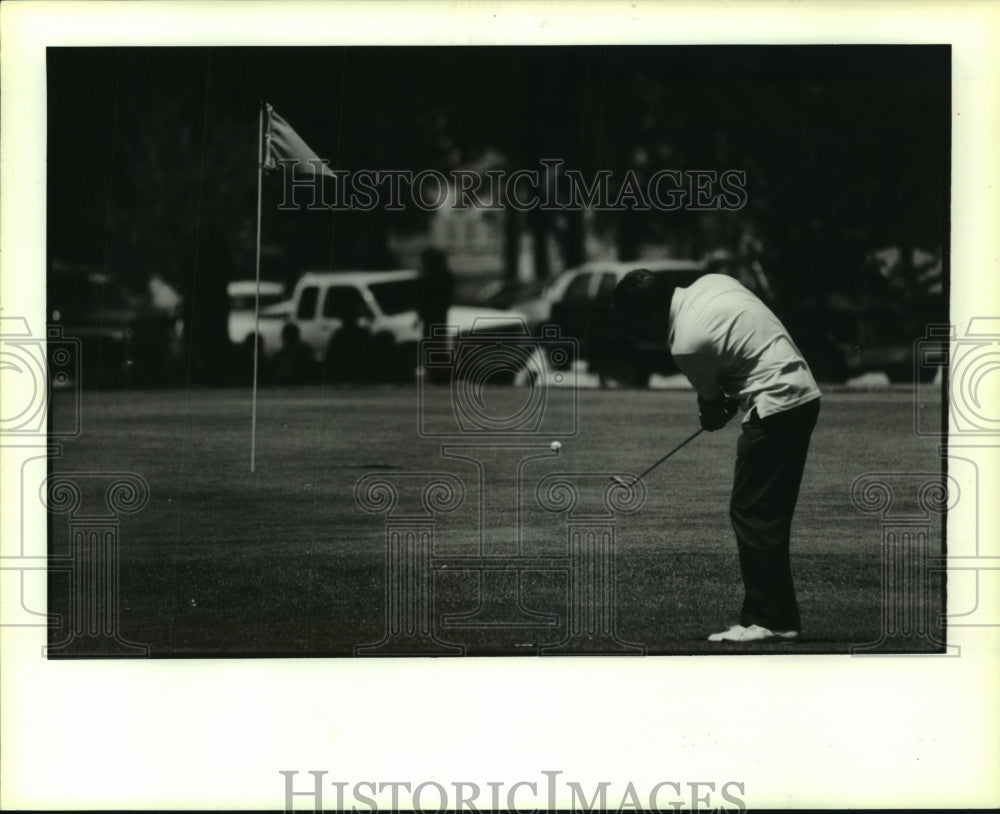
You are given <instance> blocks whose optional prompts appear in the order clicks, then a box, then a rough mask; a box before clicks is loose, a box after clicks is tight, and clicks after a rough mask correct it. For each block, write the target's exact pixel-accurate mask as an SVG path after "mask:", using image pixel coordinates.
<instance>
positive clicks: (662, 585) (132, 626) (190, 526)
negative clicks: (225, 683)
mask: <svg viewBox="0 0 1000 814" xmlns="http://www.w3.org/2000/svg"><path fill="white" fill-rule="evenodd" d="M418 395H419V394H418V390H417V389H416V388H414V387H402V386H399V387H396V386H371V387H350V388H347V387H345V388H309V389H273V390H265V391H263V392H262V393H261V394H260V400H259V404H258V414H257V434H256V456H255V469H256V471H255V472H254V473H252V474H251V472H250V449H251V406H250V398H249V393H248V392H244V391H238V390H195V391H145V392H111V391H109V392H88V393H84V394H83V399H82V433H81V434H80V436H79V437H77V438H72V439H69V440H68V441H67V442H66V443H65V446H64V451H63V454H62V456H61V457H55V458H52V459H51V461H50V469H51V471H52V472H72V473H80V472H106V473H121V472H133V473H136V474H138V475H140V476H141V477H142V478H143V479H144V480H145V481H146V482H147V483H148V485H149V501H148V504H147V505H145V507H144V508H142V509H141V511H138V512H137V513H135V514H132V515H123V516H122V517H121V519H120V525H119V527H118V529H119V546H118V562H119V572H118V586H119V595H118V631H119V634H120V636H121V637H123V638H124V639H126V640H128V641H131V642H136V643H142V644H145V645H148V647H149V651H150V655H152V656H154V657H195V656H198V657H205V656H238V657H255V656H352V655H355V653H356V652H357V653H371V654H373V655H401V654H404V653H410V652H412V653H413V654H438V655H447V654H462V653H464V654H466V655H539V654H550V653H551V654H559V653H563V652H566V653H571V652H578V653H581V654H592V653H609V654H611V653H622V654H628V653H635V654H639V653H645V654H650V655H654V654H687V653H699V654H701V653H706V654H708V653H711V654H717V653H732V652H734V650H733V647H732V646H731V645H729V646H727V645H724V644H721V645H720V644H709V643H707V642H705V641H704V639H705V636H706V635H707V634H708V633H710V632H713V631H714V630H720V629H723V628H724V627H726V626H728V625H729V624H730V623H732V622H735V621H736V619H737V615H738V611H739V604H740V602H741V600H742V585H741V582H740V575H739V566H738V560H737V554H736V546H735V543H734V540H733V536H732V531H731V528H730V525H729V517H728V496H729V488H730V479H731V474H732V467H733V460H734V456H735V446H736V440H737V437H738V434H739V430H738V426H737V424H736V422H733V423H731V424H730V426H728V427H727V428H725V429H724V430H722V431H720V432H717V433H713V434H708V433H705V434H703V435H702V436H700V437H699V438H697V439H695V440H694V441H693V442H692V443H691V444H689V445H688V446H687V447H685V448H684V449H682V450H681V451H679V452H678V453H677V454H676V455H674V456H673V457H672V458H671V459H670V460H669V461H667V462H666V463H665V464H664V465H663V466H661V467H659V468H658V469H656V470H654V471H653V472H652V473H651V474H650V475H649V476H648V477H647V479H646V481H645V483H646V494H645V499H644V502H642V503H641V506H639V508H638V510H637V511H631V512H629V511H625V509H630V508H634V506H631V507H630V506H624V507H622V506H619V507H618V508H620V509H623V510H622V511H609V510H608V505H607V504H606V503H605V502H604V497H605V490H606V488H607V485H608V483H609V476H610V475H612V474H620V473H638V472H641V471H642V470H643V469H645V468H646V466H647V465H649V464H651V463H653V462H654V461H655V460H656V459H657V458H659V457H660V456H661V455H663V454H664V453H665V452H666V451H668V450H669V449H670V448H672V447H673V446H674V445H676V444H677V443H679V442H680V441H681V440H683V439H684V438H685V437H687V436H688V435H690V434H691V432H692V431H693V430H694V429H696V428H697V416H696V411H695V404H694V395H693V393H692V392H691V391H685V390H669V391H631V390H580V391H578V392H574V391H571V390H569V389H566V390H565V391H563V392H561V393H554V392H553V393H549V394H548V395H549V397H550V399H551V400H550V401H549V402H547V404H546V408H547V409H549V410H550V415H549V416H548V417H547V418H546V422H543V423H542V424H541V426H540V427H539V428H538V432H536V433H534V434H518V433H511V432H498V433H496V434H490V435H484V434H482V433H478V434H477V433H476V432H474V431H466V432H465V434H464V435H463V434H459V433H458V431H457V430H456V429H454V426H455V413H454V411H453V410H452V409H451V396H450V392H449V390H448V388H446V387H438V388H436V389H435V388H434V387H433V386H428V389H427V390H426V391H425V393H424V396H425V397H424V398H423V399H421V398H418ZM529 395H530V394H529V391H528V390H527V389H526V388H498V389H495V390H493V391H490V392H489V393H488V398H489V399H491V400H492V401H489V402H488V403H487V404H486V406H485V408H484V409H488V410H492V411H493V414H513V413H515V412H516V411H517V410H518V409H520V407H519V405H523V403H524V402H525V400H526V398H528V396H529ZM919 395H920V398H921V399H923V400H924V401H925V402H926V403H929V404H932V405H933V404H934V403H937V402H939V400H940V391H939V390H938V389H936V388H933V387H928V388H927V389H926V390H923V389H921V391H920V394H919ZM913 397H914V396H913V392H912V389H911V388H889V387H885V388H882V389H880V390H876V391H861V390H848V389H843V388H841V389H836V390H834V389H830V388H828V389H827V392H826V393H825V395H824V399H823V404H822V412H821V415H820V420H819V424H818V426H817V429H816V432H815V434H814V436H813V442H812V447H811V451H810V458H809V462H808V464H807V467H806V473H805V479H804V482H803V486H802V492H801V496H800V500H799V504H798V511H797V514H796V517H795V522H794V526H793V544H792V566H793V573H794V576H795V580H796V586H797V590H798V598H799V603H800V607H801V613H802V619H803V639H802V641H801V642H799V643H797V644H794V645H787V644H783V645H758V646H754V647H752V648H746V647H744V648H743V649H740V650H739V651H736V652H768V653H790V652H794V653H803V652H821V653H847V652H850V651H851V648H852V646H856V645H864V644H867V643H873V642H877V641H878V640H880V638H882V632H883V628H884V625H885V623H884V622H883V610H884V608H885V605H886V602H891V601H894V600H893V599H892V598H891V597H890V598H889V599H885V598H884V594H885V591H884V586H883V575H882V556H883V551H882V536H883V534H882V523H883V518H882V516H881V515H880V514H879V513H877V512H873V513H870V512H863V511H861V510H859V509H858V508H857V507H856V506H855V505H854V503H853V502H852V499H851V486H852V483H853V482H854V481H855V479H856V478H857V477H858V476H860V475H863V474H865V473H869V472H893V473H927V474H928V476H931V475H933V473H937V472H940V470H941V462H940V459H939V458H938V457H937V451H936V448H937V442H936V440H935V439H933V438H926V437H919V436H917V435H916V434H915V433H914V431H913V415H914V408H913ZM53 409H54V411H55V415H54V418H55V420H56V421H61V420H63V419H64V418H65V414H66V413H67V412H68V411H71V410H72V409H73V396H72V395H71V394H69V393H57V394H56V398H55V402H54V406H53ZM505 411H506V412H505ZM560 411H561V412H560ZM449 428H452V429H450V430H449ZM448 432H450V433H451V434H447V433H448ZM556 432H559V433H561V434H560V435H558V436H557V435H555V433H556ZM556 437H558V438H559V439H560V440H561V442H562V449H561V450H560V451H559V452H558V454H556V453H555V452H553V451H552V450H551V449H550V448H549V444H550V442H551V441H552V440H554V438H556ZM560 473H570V474H569V475H561V474H560ZM362 479H366V481H365V482H366V483H369V484H370V483H371V482H372V481H373V480H374V481H379V480H382V481H385V482H387V483H389V484H391V486H390V488H391V489H392V490H394V491H395V504H394V505H389V504H379V503H378V501H379V500H380V499H382V497H381V496H384V493H380V492H379V491H378V488H381V487H378V488H376V491H375V492H372V493H371V495H369V498H370V499H367V500H368V503H367V505H363V504H365V502H366V498H365V496H364V494H362V493H356V491H357V489H358V486H359V483H360V482H361V481H362ZM567 479H568V480H569V481H571V482H572V483H573V484H574V486H573V489H572V490H571V491H573V501H575V502H572V501H571V502H566V494H567V493H566V490H565V488H563V487H560V486H559V483H560V482H565V481H566V480H567ZM435 480H437V481H442V482H444V483H446V484H448V487H449V488H450V489H451V490H452V494H451V495H450V498H449V497H448V496H447V495H445V496H444V498H443V502H439V503H437V504H435V503H434V502H433V501H434V498H433V496H432V497H431V498H430V499H429V500H430V504H431V505H430V509H431V510H430V511H429V510H428V502H427V501H428V498H427V496H426V494H425V493H424V491H423V490H424V489H425V487H427V485H428V484H429V483H431V482H433V481H435ZM547 490H548V491H547ZM446 491H447V490H446ZM380 495H381V496H380ZM439 497H440V496H439ZM449 500H450V501H451V502H450V503H449ZM907 500H909V501H910V502H911V504H912V505H910V506H907V505H906V501H907ZM908 508H909V509H910V510H913V511H918V509H917V507H916V495H915V494H914V495H912V496H908V495H902V494H901V495H899V496H898V499H897V504H896V505H894V510H898V511H902V512H905V511H907V509H908ZM928 523H929V524H930V552H931V554H935V553H938V552H939V551H940V547H941V523H940V519H939V518H937V517H932V518H930V519H929V520H928ZM67 527H68V521H67V518H66V517H63V516H54V517H53V518H52V520H51V523H50V551H51V553H52V554H53V555H55V556H62V555H65V554H66V552H67V550H68V542H67V539H68V528H67ZM394 534H395V535H398V534H402V535H403V537H404V538H405V535H406V534H416V537H415V538H413V539H416V540H418V542H417V543H416V546H417V549H419V550H422V551H423V552H424V553H423V554H422V555H421V554H419V552H418V554H415V555H413V557H411V558H410V559H406V557H404V558H403V560H400V561H399V562H398V563H395V564H394V563H393V562H392V557H391V556H390V555H389V554H388V553H387V552H388V551H389V548H387V540H388V541H390V543H389V545H391V544H392V542H391V541H392V540H393V539H395V538H394V537H393V535H394ZM573 534H577V535H578V538H577V539H578V540H583V541H584V542H583V544H582V546H583V547H582V548H581V549H580V551H584V550H590V549H588V548H587V546H588V545H589V543H587V542H586V541H587V540H597V541H598V542H600V541H601V540H603V541H605V542H607V541H609V540H610V541H611V542H610V545H611V548H610V549H608V548H607V547H605V549H602V550H604V551H605V553H608V551H610V554H611V555H612V556H610V557H609V558H605V560H604V561H602V562H601V563H600V569H603V570H600V572H599V573H598V575H597V576H596V577H595V576H594V573H595V572H594V571H593V570H574V568H576V565H575V563H576V562H577V561H576V560H574V559H573V557H574V556H576V555H575V554H573V553H572V552H573V551H575V550H576V549H574V543H573V539H574V538H573ZM421 535H423V536H421ZM587 535H591V536H590V537H588V536H587ZM421 540H422V541H423V542H419V541H421ZM404 543H405V540H404ZM421 545H424V546H425V549H420V546H421ZM598 547H599V546H598ZM421 557H423V558H422V559H421ZM489 558H492V559H489ZM598 559H600V557H599V556H598ZM588 567H589V566H588ZM407 569H409V570H407ZM587 579H594V580H597V581H596V582H592V583H587V584H584V583H585V582H586V580H587ZM407 580H409V583H407V584H409V585H410V586H411V587H412V586H413V585H414V584H415V580H416V581H421V580H422V582H420V584H419V585H418V586H417V587H418V588H419V589H420V592H418V594H417V595H414V594H413V593H412V591H411V592H410V593H405V592H404V593H405V595H404V594H400V593H399V590H400V585H401V584H402V583H403V582H406V581H407ZM940 583H941V580H940V578H939V577H938V576H936V575H934V574H931V578H930V590H929V592H928V593H926V594H924V595H922V596H921V599H920V606H919V607H918V608H917V609H916V612H917V613H918V615H919V617H920V618H925V619H927V620H929V624H930V629H929V630H927V629H924V628H922V627H921V626H920V624H913V625H911V626H910V628H908V629H907V631H904V633H908V634H912V635H896V636H894V637H892V638H891V641H888V642H886V643H884V645H883V647H884V648H886V649H897V650H906V651H910V650H912V651H916V652H927V651H930V650H933V649H934V647H935V645H934V641H933V640H934V639H938V640H940V639H942V638H943V633H942V632H941V630H940V625H939V622H938V612H939V611H943V605H942V599H941V590H942V589H941V584H940ZM393 591H396V594H393ZM68 595H69V577H68V576H67V575H66V574H65V573H61V572H58V571H54V572H53V573H52V574H51V575H50V578H49V611H50V612H51V613H58V614H61V615H62V624H61V625H60V626H58V627H55V628H53V629H52V631H51V634H50V641H52V642H58V641H60V640H62V639H64V638H65V637H66V635H67V626H68V624H69V621H68V619H69V601H68V599H67V596H68ZM390 595H395V596H397V597H401V598H399V601H398V603H397V604H396V605H393V604H392V601H391V600H390ZM406 603H411V604H410V605H407V604H406ZM413 603H416V604H413ZM408 626H409V627H408ZM391 627H394V628H396V629H401V630H402V633H401V635H399V636H396V637H395V638H394V639H392V638H391V637H390V641H389V644H388V645H386V644H385V642H386V638H387V632H388V631H389V629H390V628H391ZM602 629H603V630H604V632H605V634H606V633H607V631H608V630H609V629H610V631H611V633H612V634H613V635H611V636H610V637H609V636H608V635H603V636H602ZM897 633H898V631H897ZM567 641H568V642H569V643H568V644H567ZM380 642H381V643H382V646H381V648H380V647H369V648H368V649H365V646H366V645H369V646H370V645H376V644H378V643H380ZM560 643H562V645H561V646H560ZM588 643H589V644H588ZM356 648H361V649H360V650H356Z"/></svg>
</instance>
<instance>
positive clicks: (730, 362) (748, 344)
mask: <svg viewBox="0 0 1000 814" xmlns="http://www.w3.org/2000/svg"><path fill="white" fill-rule="evenodd" d="M669 342H670V353H671V355H672V356H673V357H674V361H675V362H676V363H677V367H679V368H680V370H681V372H682V373H683V374H684V375H685V376H687V378H688V379H689V380H690V382H691V384H692V385H694V388H695V390H697V391H698V394H699V395H701V396H702V397H703V398H706V399H709V400H714V399H717V398H719V396H720V391H722V392H723V393H725V394H726V395H728V396H735V397H736V398H738V399H739V402H740V407H741V408H742V409H743V411H744V413H745V416H744V419H743V420H744V422H745V421H747V420H748V419H749V417H750V415H751V412H752V411H756V413H757V415H758V416H760V417H761V418H765V417H767V416H769V415H773V414H775V413H781V412H784V411H785V410H790V409H792V408H793V407H798V406H799V405H800V404H805V403H806V402H807V401H812V400H813V399H817V398H819V397H820V391H819V387H817V386H816V380H815V379H813V376H812V373H811V372H810V370H809V366H808V365H807V364H806V361H805V359H803V357H802V353H801V352H800V351H799V349H798V348H797V347H796V346H795V343H794V342H793V341H792V338H791V337H790V336H789V335H788V331H787V330H785V326H784V325H782V324H781V322H780V320H779V319H778V318H777V317H776V316H775V315H774V314H773V313H772V311H771V309H769V308H768V307H767V306H766V305H764V303H763V302H761V301H760V300H759V299H758V298H757V297H756V296H755V295H754V294H753V293H752V292H751V291H750V290H749V289H747V288H744V287H743V286H742V285H741V284H740V283H739V282H738V281H737V280H734V279H733V278H732V277H727V276H726V275H724V274H706V275H705V276H703V277H700V278H698V279H697V280H696V281H695V282H693V283H692V284H691V285H689V286H688V287H687V288H678V289H676V290H675V291H674V296H673V299H672V300H671V302H670V339H669Z"/></svg>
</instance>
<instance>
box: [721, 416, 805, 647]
mask: <svg viewBox="0 0 1000 814" xmlns="http://www.w3.org/2000/svg"><path fill="white" fill-rule="evenodd" d="M818 416H819V399H815V400H813V401H810V402H807V403H806V404H803V405H801V406H799V407H795V408H793V409H791V410H787V411H785V412H782V413H777V414H775V415H771V416H768V417H767V418H758V417H757V416H756V415H754V416H753V417H751V419H750V420H749V421H748V422H747V423H745V424H744V425H743V432H742V434H741V435H740V440H739V443H738V444H737V447H736V473H735V476H734V478H733V495H732V499H731V501H730V505H729V515H730V517H731V519H732V522H733V530H734V531H735V532H736V544H737V546H738V548H739V554H740V571H741V572H742V574H743V585H744V587H745V588H746V596H745V598H744V600H743V610H742V612H741V614H740V624H741V625H744V626H750V625H760V626H761V627H766V628H770V629H771V630H799V629H800V628H801V623H800V621H799V607H798V603H797V602H796V601H795V586H794V585H793V583H792V569H791V563H790V560H789V544H790V542H791V528H792V515H793V514H794V513H795V503H796V501H797V500H798V497H799V486H800V485H801V483H802V473H803V470H804V469H805V465H806V453H807V452H808V451H809V439H810V437H811V436H812V431H813V427H815V426H816V419H817V418H818Z"/></svg>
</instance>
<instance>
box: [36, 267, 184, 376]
mask: <svg viewBox="0 0 1000 814" xmlns="http://www.w3.org/2000/svg"><path fill="white" fill-rule="evenodd" d="M46 283H47V286H46V297H47V308H46V311H47V319H48V323H49V325H53V326H60V327H61V328H62V335H63V337H65V338H67V339H75V340H78V341H79V342H80V354H81V358H80V361H79V370H80V376H81V377H82V382H81V384H82V385H83V386H84V387H122V386H127V385H139V386H149V385H157V384H165V383H167V382H168V381H169V380H170V378H171V376H172V374H173V371H174V366H175V365H176V363H177V360H178V358H179V355H180V352H181V350H180V349H181V341H182V337H183V332H184V323H183V320H182V319H181V316H180V313H179V309H177V308H172V307H170V308H167V307H158V306H157V305H156V304H154V301H153V298H152V297H151V296H150V292H149V291H147V290H142V291H134V290H130V289H129V288H128V287H126V286H125V285H124V283H123V282H122V280H121V278H120V277H119V276H117V275H116V274H115V272H114V271H109V270H105V269H103V268H101V267H98V266H75V265H66V264H61V263H60V264H55V265H54V266H53V267H52V269H50V271H49V274H48V279H47V281H46Z"/></svg>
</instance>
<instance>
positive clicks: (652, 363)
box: [545, 260, 708, 387]
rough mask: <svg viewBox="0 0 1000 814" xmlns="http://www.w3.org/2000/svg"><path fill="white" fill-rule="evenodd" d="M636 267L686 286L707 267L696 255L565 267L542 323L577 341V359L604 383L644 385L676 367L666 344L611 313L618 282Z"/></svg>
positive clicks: (674, 369)
mask: <svg viewBox="0 0 1000 814" xmlns="http://www.w3.org/2000/svg"><path fill="white" fill-rule="evenodd" d="M638 268H645V269H649V270H650V271H652V272H653V273H654V274H662V275H666V276H669V277H670V279H671V280H672V281H673V282H674V284H675V285H678V286H688V285H690V284H691V283H693V282H694V281H695V280H697V279H698V278H699V277H701V276H702V275H703V274H706V273H707V272H708V267H707V266H706V265H705V264H704V263H701V262H698V261H695V260H637V261H635V262H632V263H622V262H613V261H607V262H593V263H587V264H585V265H583V266H579V267H578V268H574V269H569V270H567V271H564V272H563V273H562V274H561V275H560V276H559V277H558V278H557V279H556V281H555V282H554V284H553V285H552V286H551V288H550V290H553V291H555V292H556V297H555V298H554V299H553V301H552V303H551V306H550V310H549V316H548V319H546V320H545V322H547V323H551V324H555V325H558V326H559V328H560V331H561V332H562V335H563V336H567V337H573V338H574V339H576V340H577V342H578V344H579V355H580V358H581V359H584V360H586V362H587V366H588V368H589V370H590V371H591V372H592V373H596V374H597V375H598V377H599V378H600V381H601V385H602V386H606V385H608V384H611V383H617V384H622V385H627V386H631V387H646V386H647V385H648V384H649V377H650V376H651V375H652V374H654V373H658V374H662V375H671V374H673V373H677V372H678V370H677V366H676V364H674V360H673V357H671V355H670V352H669V350H668V348H667V346H666V345H665V344H663V343H655V342H646V341H643V340H641V339H639V338H638V337H636V336H635V335H633V334H631V333H629V332H627V331H625V330H624V329H623V328H622V326H621V324H620V323H619V321H618V319H617V318H616V316H615V314H614V308H613V305H612V303H613V296H614V291H615V287H616V286H617V285H618V281H619V280H621V279H622V277H624V276H625V275H626V274H628V273H629V272H630V271H632V270H633V269H638Z"/></svg>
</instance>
